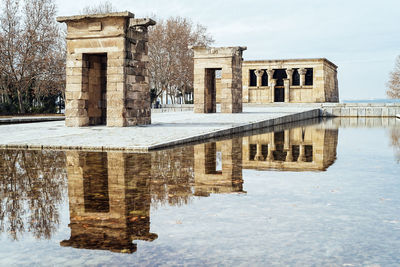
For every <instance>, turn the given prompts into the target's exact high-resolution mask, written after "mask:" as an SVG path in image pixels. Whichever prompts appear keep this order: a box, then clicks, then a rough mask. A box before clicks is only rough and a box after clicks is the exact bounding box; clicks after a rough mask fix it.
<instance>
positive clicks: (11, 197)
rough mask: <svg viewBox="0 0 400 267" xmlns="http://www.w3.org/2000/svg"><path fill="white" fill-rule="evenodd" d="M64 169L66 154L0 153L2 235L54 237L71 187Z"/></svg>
mask: <svg viewBox="0 0 400 267" xmlns="http://www.w3.org/2000/svg"><path fill="white" fill-rule="evenodd" d="M64 167H65V154H64V153H63V152H55V151H22V150H0V176H1V179H0V232H3V231H7V232H8V233H9V235H10V237H11V238H12V239H18V234H20V233H22V232H23V231H26V230H28V231H30V232H32V233H33V235H34V236H35V237H36V238H50V237H51V235H52V233H53V232H54V231H55V230H56V226H57V224H58V223H59V213H58V207H57V205H58V204H59V203H60V202H61V201H62V197H63V194H64V192H65V190H66V185H67V184H66V175H65V169H64Z"/></svg>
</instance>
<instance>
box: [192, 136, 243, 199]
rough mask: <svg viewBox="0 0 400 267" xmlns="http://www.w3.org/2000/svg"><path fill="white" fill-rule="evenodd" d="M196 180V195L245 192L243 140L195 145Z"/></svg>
mask: <svg viewBox="0 0 400 267" xmlns="http://www.w3.org/2000/svg"><path fill="white" fill-rule="evenodd" d="M194 179H195V194H196V195H205V196H207V195H209V194H210V193H230V192H243V179H242V142H241V138H233V139H229V140H224V141H220V142H213V143H206V144H200V145H195V147H194Z"/></svg>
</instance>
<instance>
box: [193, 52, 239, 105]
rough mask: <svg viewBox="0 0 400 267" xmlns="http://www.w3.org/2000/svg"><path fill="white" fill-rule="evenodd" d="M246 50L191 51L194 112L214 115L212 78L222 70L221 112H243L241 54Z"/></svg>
mask: <svg viewBox="0 0 400 267" xmlns="http://www.w3.org/2000/svg"><path fill="white" fill-rule="evenodd" d="M245 49H246V48H245V47H218V48H215V47H213V48H210V47H193V50H194V112H196V113H213V112H215V111H216V108H215V105H216V95H217V93H216V90H217V85H216V82H215V74H214V75H213V74H212V72H215V70H217V69H219V70H221V79H220V81H219V85H218V87H219V86H220V88H221V92H220V101H221V112H223V113H238V112H242V81H241V79H242V74H241V72H242V61H243V59H242V52H243V51H244V50H245Z"/></svg>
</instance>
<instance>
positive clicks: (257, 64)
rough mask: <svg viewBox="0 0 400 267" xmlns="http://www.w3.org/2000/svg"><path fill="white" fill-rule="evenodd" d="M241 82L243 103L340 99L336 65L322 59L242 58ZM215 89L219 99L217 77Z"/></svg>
mask: <svg viewBox="0 0 400 267" xmlns="http://www.w3.org/2000/svg"><path fill="white" fill-rule="evenodd" d="M242 83H243V86H242V87H243V93H242V96H243V98H242V99H243V103H255V104H266V103H275V102H285V103H324V102H339V89H338V79H337V66H336V65H335V64H333V63H332V62H330V61H329V60H327V59H325V58H317V59H285V60H248V61H243V64H242ZM216 88H217V102H220V99H221V90H219V89H220V88H221V82H220V79H218V77H217V79H216Z"/></svg>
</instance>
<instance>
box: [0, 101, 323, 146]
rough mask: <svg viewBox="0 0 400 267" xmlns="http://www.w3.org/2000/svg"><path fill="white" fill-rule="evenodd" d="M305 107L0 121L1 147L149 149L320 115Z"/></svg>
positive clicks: (316, 111) (249, 108)
mask: <svg viewBox="0 0 400 267" xmlns="http://www.w3.org/2000/svg"><path fill="white" fill-rule="evenodd" d="M318 115H319V110H317V109H313V110H311V109H307V108H298V107H296V108H288V107H285V108H279V107H278V108H277V107H275V108H261V107H248V108H245V109H244V112H243V113H239V114H221V113H216V114H195V113H193V112H168V113H155V114H152V124H151V125H147V126H137V127H123V128H114V127H105V126H93V127H81V128H71V127H65V126H64V122H63V121H54V122H40V123H30V124H11V125H0V148H32V149H34V148H41V149H83V150H97V151H98V150H126V151H137V152H139V151H141V152H143V151H147V150H152V149H157V148H161V147H167V146H172V145H177V144H183V143H187V142H193V141H199V140H203V139H207V138H211V137H217V136H222V135H228V134H231V133H236V132H243V131H248V130H252V129H256V128H262V127H267V126H272V125H276V124H282V123H289V122H292V121H299V120H302V119H309V118H313V117H317V116H318Z"/></svg>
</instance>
